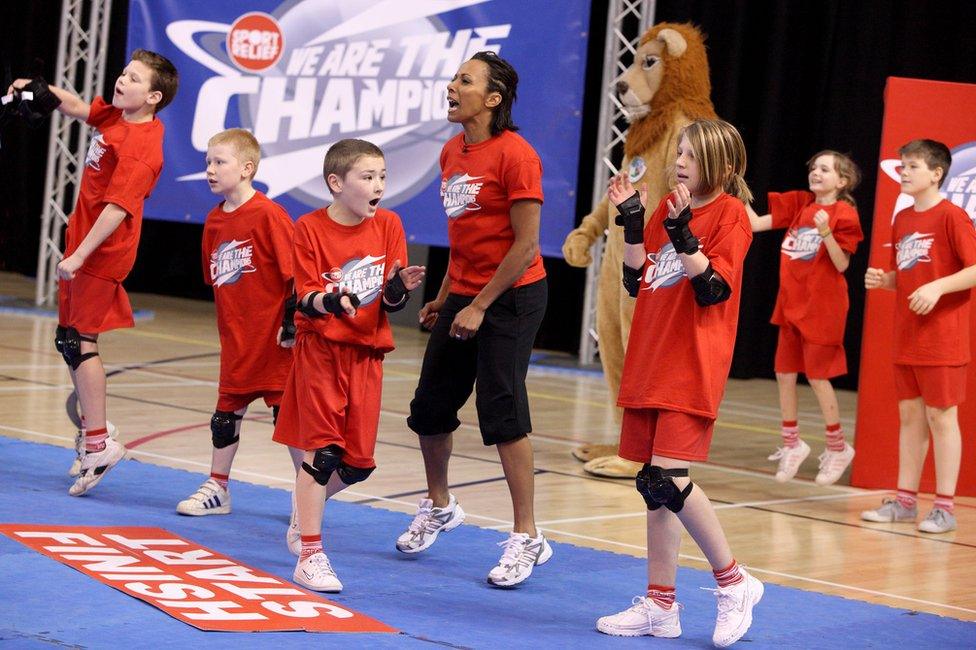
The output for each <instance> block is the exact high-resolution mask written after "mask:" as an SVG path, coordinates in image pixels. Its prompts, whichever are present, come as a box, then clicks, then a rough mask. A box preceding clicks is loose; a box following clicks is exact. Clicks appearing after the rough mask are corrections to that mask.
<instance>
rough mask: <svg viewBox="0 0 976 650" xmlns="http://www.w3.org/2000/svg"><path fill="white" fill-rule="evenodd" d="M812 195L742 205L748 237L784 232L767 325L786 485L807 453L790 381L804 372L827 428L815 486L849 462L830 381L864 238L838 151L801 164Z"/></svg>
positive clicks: (853, 181)
mask: <svg viewBox="0 0 976 650" xmlns="http://www.w3.org/2000/svg"><path fill="white" fill-rule="evenodd" d="M807 170H808V174H807V177H808V179H809V181H810V191H809V192H805V191H794V192H782V193H781V192H770V193H769V211H770V213H771V214H766V215H763V216H759V215H757V214H756V212H755V211H754V210H753V209H752V206H746V211H747V212H748V213H749V221H750V222H751V224H752V230H753V232H760V231H763V230H770V229H779V228H787V229H788V230H787V231H786V237H784V238H783V244H782V246H781V250H782V252H783V257H782V259H781V261H780V266H779V294H778V295H777V296H776V308H775V309H774V310H773V318H772V323H773V324H774V325H778V326H779V340H778V341H777V343H776V363H775V370H776V384H777V386H778V388H779V405H780V410H781V411H782V415H783V428H782V439H783V446H782V447H780V448H779V449H777V450H776V451H775V452H774V453H773V454H772V455H771V456H770V457H769V460H775V461H779V466H778V467H777V470H776V480H777V481H780V482H783V483H785V482H786V481H789V480H790V479H792V478H793V477H794V476H796V472H797V470H798V469H799V468H800V464H801V463H802V462H803V461H804V460H805V459H806V457H807V456H808V455H809V454H810V445H808V444H807V443H806V442H804V441H803V440H801V439H800V431H799V428H798V426H797V394H796V378H797V374H798V373H801V372H802V373H804V374H806V376H807V381H808V382H810V387H811V388H812V389H813V392H814V394H815V395H816V396H817V402H818V404H819V405H820V412H821V413H822V414H823V418H824V426H825V427H826V431H825V436H824V437H825V439H826V448H825V449H824V452H823V453H822V454H821V455H820V471H819V472H818V473H817V478H816V482H817V484H818V485H830V484H832V483H835V482H836V481H837V479H839V478H840V476H841V474H843V473H844V470H845V469H847V466H848V465H850V464H851V460H853V459H854V447H852V446H851V445H849V444H848V443H847V441H846V440H845V439H844V431H843V430H842V429H841V426H840V409H839V408H838V406H837V395H836V393H834V387H833V386H832V385H831V384H830V379H831V377H837V376H839V375H844V374H846V373H847V355H846V353H845V352H844V326H845V325H846V324H847V309H848V297H847V280H846V279H844V271H846V270H847V267H848V265H849V264H850V261H851V255H853V254H854V251H856V250H857V245H858V244H859V243H860V241H861V240H862V239H864V234H863V233H862V232H861V222H860V220H859V219H858V216H857V207H856V204H855V203H854V197H853V195H852V194H851V192H852V191H853V190H854V188H855V187H857V184H858V181H859V180H860V177H861V174H860V172H859V171H858V169H857V165H855V164H854V161H853V160H851V159H850V158H848V157H847V156H845V155H844V154H842V153H838V152H836V151H830V150H827V151H821V152H820V153H818V154H816V155H814V156H813V158H811V159H810V160H809V161H808V162H807Z"/></svg>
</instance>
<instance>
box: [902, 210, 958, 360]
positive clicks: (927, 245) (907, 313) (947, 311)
mask: <svg viewBox="0 0 976 650" xmlns="http://www.w3.org/2000/svg"><path fill="white" fill-rule="evenodd" d="M973 264H976V230H973V223H972V221H970V220H969V215H967V214H966V212H965V211H964V210H963V209H962V208H960V207H958V206H956V205H954V204H952V203H950V202H949V201H945V200H943V201H942V202H941V203H939V204H938V205H936V206H935V207H932V208H929V209H928V210H925V211H924V212H916V211H915V208H914V207H908V208H905V209H904V210H902V211H901V212H899V213H898V214H896V215H895V222H894V223H893V224H892V225H891V267H892V268H893V269H895V293H896V296H897V299H896V303H895V346H894V354H895V363H899V364H906V365H912V366H961V365H963V364H965V363H969V293H970V292H969V290H966V291H956V292H953V293H947V294H945V295H943V296H942V297H941V298H940V299H939V302H938V304H936V306H935V309H933V310H932V311H931V312H929V313H928V314H926V315H924V316H919V315H918V314H916V313H914V312H912V310H911V309H909V308H908V297H909V296H910V295H912V293H913V292H914V291H915V290H916V289H918V288H919V287H920V286H922V285H923V284H925V283H927V282H931V281H932V280H936V279H938V278H944V277H945V276H947V275H952V274H953V273H956V272H957V271H961V270H962V269H964V268H966V267H968V266H972V265H973Z"/></svg>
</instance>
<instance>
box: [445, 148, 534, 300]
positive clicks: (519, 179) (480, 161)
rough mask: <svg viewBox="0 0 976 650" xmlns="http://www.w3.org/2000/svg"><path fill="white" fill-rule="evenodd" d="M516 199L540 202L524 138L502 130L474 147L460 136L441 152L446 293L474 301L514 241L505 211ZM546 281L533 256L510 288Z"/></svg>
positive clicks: (512, 231) (532, 157) (508, 213)
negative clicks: (448, 287)
mask: <svg viewBox="0 0 976 650" xmlns="http://www.w3.org/2000/svg"><path fill="white" fill-rule="evenodd" d="M520 199H532V200H535V201H539V202H540V203H541V202H542V161H541V160H539V154H537V153H536V152H535V149H533V148H532V145H530V144H529V143H528V142H526V141H525V139H524V138H523V137H522V136H520V135H518V134H517V133H515V132H513V131H502V132H501V133H500V134H498V135H496V136H494V137H491V138H488V139H487V140H485V141H484V142H479V143H478V144H469V145H466V144H464V133H459V134H458V135H456V136H455V137H453V138H451V139H450V140H448V141H447V143H446V144H445V145H444V148H443V149H442V150H441V200H442V201H443V203H444V211H445V212H446V213H447V236H448V240H449V241H450V245H451V264H450V268H449V269H448V274H449V275H450V278H451V293H457V294H460V295H462V296H476V295H478V293H479V292H480V291H481V290H482V289H483V288H484V286H485V285H486V284H488V281H489V280H491V278H492V276H494V275H495V271H496V270H498V265H499V264H501V262H502V259H503V258H504V257H505V255H506V254H507V253H508V251H509V249H510V248H511V247H512V243H513V242H514V241H515V231H514V230H512V218H511V214H510V210H511V208H512V203H514V202H515V201H518V200H520ZM544 277H546V270H545V268H543V266H542V257H541V256H540V255H539V254H538V253H537V254H536V256H535V259H533V260H532V262H531V263H530V264H529V267H528V268H527V269H526V270H525V273H523V274H522V277H520V278H519V279H518V280H516V281H515V284H513V285H512V286H513V287H520V286H522V285H525V284H531V283H533V282H537V281H539V280H541V279H542V278H544Z"/></svg>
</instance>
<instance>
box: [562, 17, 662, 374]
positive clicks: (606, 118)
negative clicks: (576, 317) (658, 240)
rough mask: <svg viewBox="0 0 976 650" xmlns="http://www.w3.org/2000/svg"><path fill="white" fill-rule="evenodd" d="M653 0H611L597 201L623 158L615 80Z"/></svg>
mask: <svg viewBox="0 0 976 650" xmlns="http://www.w3.org/2000/svg"><path fill="white" fill-rule="evenodd" d="M654 9H655V2H654V0H612V1H611V2H610V7H609V9H608V11H607V38H606V47H605V50H604V53H603V78H602V81H601V85H600V88H601V90H602V96H601V99H600V119H599V127H598V130H597V159H596V164H595V165H594V171H593V205H594V206H596V205H597V204H598V203H599V202H600V201H601V200H602V199H603V195H604V193H606V191H607V183H608V181H609V180H610V178H611V177H612V176H613V175H614V174H616V173H617V171H618V170H617V166H616V165H615V164H614V161H615V160H616V161H617V162H618V164H619V161H620V160H622V158H623V144H624V139H625V138H626V137H627V121H626V119H625V114H624V110H623V105H622V104H621V103H620V100H619V99H617V94H616V92H614V88H613V86H614V82H615V81H616V79H617V78H618V77H619V76H620V75H621V74H622V73H623V72H624V71H625V70H626V69H627V68H628V67H629V66H630V64H631V62H632V61H633V60H634V55H635V54H636V53H637V46H638V44H639V42H640V37H641V36H642V35H643V34H644V32H646V31H647V29H648V28H649V27H650V26H651V24H652V23H653V22H654ZM604 244H605V238H602V237H601V238H600V239H598V240H597V241H596V242H595V243H594V244H593V250H592V257H593V262H592V263H591V264H590V266H589V267H587V269H586V291H585V294H584V296H583V326H582V331H581V332H580V348H579V362H580V363H581V364H590V363H593V362H594V361H595V360H596V357H597V354H598V353H599V349H598V337H597V334H596V304H597V295H596V294H597V276H598V275H599V274H600V262H601V260H602V259H603V246H604Z"/></svg>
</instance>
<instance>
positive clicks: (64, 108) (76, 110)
mask: <svg viewBox="0 0 976 650" xmlns="http://www.w3.org/2000/svg"><path fill="white" fill-rule="evenodd" d="M30 82H31V80H30V79H17V80H15V81H14V82H13V83H12V84H10V87H8V88H7V94H10V93H12V92H13V91H14V90H18V91H19V90H22V89H23V88H24V86H26V85H27V84H29V83H30ZM47 87H48V89H49V90H50V91H51V92H52V93H54V95H55V96H56V97H57V98H58V99H60V100H61V105H60V106H58V110H59V111H60V112H61V114H62V115H67V116H68V117H73V118H75V119H78V120H81V121H82V122H84V121H87V120H88V114H89V113H90V112H91V104H89V103H88V102H86V101H85V100H83V99H82V98H81V97H79V96H78V95H75V94H74V93H72V92H70V91H67V90H64V89H63V88H58V87H57V86H52V85H51V84H48V86H47Z"/></svg>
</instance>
